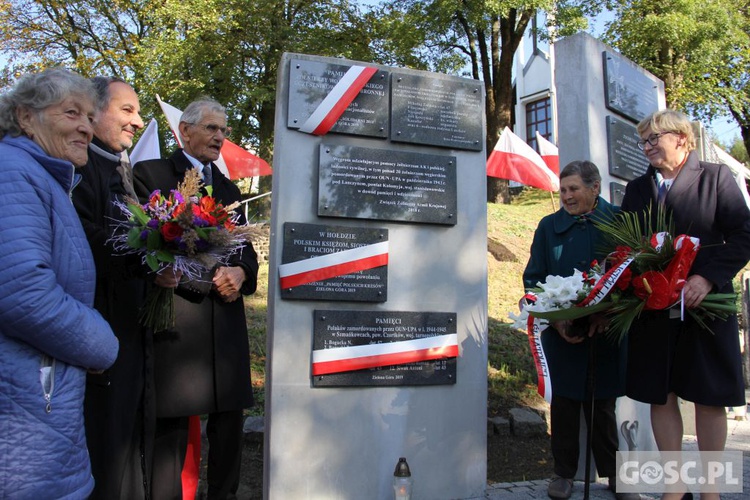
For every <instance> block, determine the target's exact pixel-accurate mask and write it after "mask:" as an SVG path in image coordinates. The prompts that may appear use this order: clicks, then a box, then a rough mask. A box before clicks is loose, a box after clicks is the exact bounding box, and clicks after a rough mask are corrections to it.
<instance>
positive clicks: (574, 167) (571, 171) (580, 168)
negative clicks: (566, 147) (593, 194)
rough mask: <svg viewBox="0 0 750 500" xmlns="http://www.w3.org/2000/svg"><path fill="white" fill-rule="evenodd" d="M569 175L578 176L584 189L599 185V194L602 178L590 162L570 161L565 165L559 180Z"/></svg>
mask: <svg viewBox="0 0 750 500" xmlns="http://www.w3.org/2000/svg"><path fill="white" fill-rule="evenodd" d="M571 175H578V176H580V177H581V181H583V184H584V185H585V186H586V187H589V188H593V187H594V184H596V183H597V182H598V183H599V192H601V189H602V176H601V174H600V173H599V168H598V167H597V166H596V165H594V164H593V163H592V162H590V161H586V160H577V161H572V162H570V163H568V164H567V165H565V167H564V168H563V169H562V171H561V172H560V180H563V179H564V178H565V177H570V176H571Z"/></svg>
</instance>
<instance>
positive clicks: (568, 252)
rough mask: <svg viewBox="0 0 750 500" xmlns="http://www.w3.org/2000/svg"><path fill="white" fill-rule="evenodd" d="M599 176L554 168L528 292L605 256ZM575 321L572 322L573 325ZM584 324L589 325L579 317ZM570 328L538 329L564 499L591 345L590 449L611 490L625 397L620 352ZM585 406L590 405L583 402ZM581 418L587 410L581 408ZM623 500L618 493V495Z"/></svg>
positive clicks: (583, 169) (557, 485) (611, 210)
mask: <svg viewBox="0 0 750 500" xmlns="http://www.w3.org/2000/svg"><path fill="white" fill-rule="evenodd" d="M600 191H601V176H600V174H599V170H598V169H597V167H596V165H594V164H593V163H591V162H588V161H574V162H572V163H570V164H568V165H566V166H565V168H564V169H563V170H562V172H561V173H560V200H561V202H562V205H563V206H562V208H561V209H560V210H558V211H557V212H555V213H554V214H552V215H548V216H546V217H545V218H543V219H542V220H541V221H540V222H539V226H538V227H537V229H536V232H535V233H534V241H533V243H532V245H531V257H530V258H529V262H528V264H527V265H526V270H525V271H524V273H523V283H524V288H526V290H530V289H532V288H535V287H537V283H538V282H544V281H545V278H546V277H547V276H548V275H557V276H571V275H572V274H573V272H574V270H576V269H577V270H579V271H582V272H583V271H588V270H589V268H590V267H591V262H592V261H593V260H598V261H600V262H601V261H602V260H603V259H604V257H606V250H605V248H604V243H605V242H604V236H603V234H602V233H601V231H599V229H597V228H596V227H595V226H594V221H596V220H599V221H609V220H611V219H612V217H613V216H614V214H615V213H616V212H617V209H616V208H615V207H614V206H612V205H610V204H609V203H608V202H607V201H606V200H604V199H603V198H601V197H600V196H599V193H600ZM577 323H578V322H577ZM584 323H587V322H586V321H584ZM586 329H587V331H586V332H585V333H586V335H584V336H577V335H575V334H574V333H573V331H572V328H571V325H570V323H569V322H562V321H561V322H555V323H554V324H552V325H550V327H549V328H547V329H546V330H545V331H544V332H543V333H542V346H543V348H544V353H545V355H546V357H547V362H548V366H549V370H550V378H551V381H552V401H551V405H550V418H551V428H552V456H553V458H554V470H555V474H556V476H557V477H555V478H554V479H553V480H552V482H551V483H550V485H549V489H548V493H549V496H550V497H552V498H568V497H570V495H571V493H572V485H573V477H575V474H576V470H577V468H578V456H579V449H578V436H579V422H580V414H581V409H582V407H583V404H584V401H586V399H587V398H588V395H587V394H586V388H587V376H588V366H589V351H590V348H591V344H592V343H595V346H594V348H595V350H596V362H595V378H596V382H595V394H594V408H595V410H594V411H595V415H594V434H593V438H594V439H593V442H592V451H593V453H594V458H595V460H596V464H597V469H598V471H599V474H600V475H601V476H603V477H609V478H610V479H611V484H612V487H613V488H614V479H615V458H616V452H617V445H618V438H617V421H616V419H615V401H616V399H617V397H618V396H621V395H623V394H624V371H625V358H624V349H620V347H619V346H618V345H617V344H615V343H613V342H611V341H610V340H608V339H606V338H605V337H604V336H603V335H597V336H595V337H594V338H589V337H588V335H587V334H588V326H586ZM586 406H588V405H586ZM584 413H585V415H586V418H587V419H588V417H589V412H584ZM619 497H622V498H624V497H623V496H618V498H619Z"/></svg>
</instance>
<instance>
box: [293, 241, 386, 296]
mask: <svg viewBox="0 0 750 500" xmlns="http://www.w3.org/2000/svg"><path fill="white" fill-rule="evenodd" d="M387 264H388V242H387V241H383V242H380V243H375V244H372V245H365V246H361V247H357V248H352V249H349V250H343V251H341V252H335V253H329V254H326V255H321V256H319V257H312V258H310V259H303V260H298V261H296V262H290V263H288V264H281V265H280V266H279V282H280V285H281V288H294V287H295V286H300V285H305V284H307V283H313V282H315V281H321V280H326V279H330V278H335V277H336V276H343V275H345V274H350V273H356V272H358V271H364V270H366V269H373V268H376V267H380V266H385V265H387Z"/></svg>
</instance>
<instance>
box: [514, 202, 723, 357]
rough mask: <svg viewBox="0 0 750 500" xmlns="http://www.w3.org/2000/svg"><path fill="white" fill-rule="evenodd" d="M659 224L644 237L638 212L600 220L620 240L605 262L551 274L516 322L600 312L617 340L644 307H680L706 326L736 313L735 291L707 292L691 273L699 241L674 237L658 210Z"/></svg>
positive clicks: (522, 324) (525, 323)
mask: <svg viewBox="0 0 750 500" xmlns="http://www.w3.org/2000/svg"><path fill="white" fill-rule="evenodd" d="M656 225H657V227H656V231H654V232H652V233H651V234H650V235H649V236H648V237H646V238H644V237H643V236H642V235H643V234H644V231H643V230H642V228H641V225H640V220H639V219H638V217H637V215H635V214H630V213H621V214H619V215H618V216H617V217H616V218H615V219H614V221H612V222H608V223H597V226H598V227H599V229H600V230H601V231H602V232H604V233H605V234H607V235H608V236H609V238H610V240H611V241H612V242H614V243H615V244H616V245H617V246H616V247H615V250H614V251H613V252H611V253H610V254H609V255H608V256H607V258H606V260H605V262H604V267H603V268H602V267H601V266H600V265H599V264H598V263H597V262H593V263H592V265H591V269H589V270H588V271H587V272H585V273H583V272H580V271H576V272H575V273H574V275H573V276H570V277H567V278H562V277H560V276H548V277H547V279H546V280H545V282H544V283H538V286H539V289H538V290H535V291H534V293H533V294H531V295H532V296H535V302H534V303H533V304H531V305H528V306H526V307H525V308H524V310H523V311H522V313H521V314H520V315H513V314H511V318H512V319H514V320H515V326H516V327H517V328H524V329H525V328H527V326H528V316H529V315H531V316H532V317H533V318H536V319H537V320H543V322H544V321H553V322H554V321H563V320H574V319H576V318H581V317H584V316H589V315H592V314H595V313H599V312H601V313H603V314H605V315H606V316H607V317H608V318H609V326H608V331H607V332H606V333H607V335H608V336H610V337H611V338H612V339H613V340H615V341H617V342H619V341H621V340H622V338H623V337H624V336H625V334H627V332H628V330H629V329H630V325H631V324H632V322H633V321H634V320H635V318H637V317H638V316H639V315H640V314H641V313H642V311H644V310H664V309H669V308H679V315H680V317H682V318H684V315H685V313H687V314H689V315H690V316H691V317H693V318H694V320H695V321H696V322H697V323H698V324H699V325H700V326H701V327H703V328H704V329H709V327H708V325H707V323H706V322H707V321H708V320H713V319H715V318H718V319H726V318H727V317H728V316H729V315H730V314H734V313H736V305H735V302H734V301H735V295H734V294H717V293H709V292H710V290H711V288H712V285H711V283H710V282H708V281H707V280H705V279H704V278H703V277H701V276H698V275H693V276H690V277H688V273H689V271H690V267H691V266H692V263H693V261H694V260H695V257H696V255H697V252H698V250H699V248H700V241H699V240H698V239H697V238H692V237H690V236H687V235H678V236H677V237H673V236H672V235H673V233H674V230H673V228H672V227H671V224H668V223H667V222H666V217H665V215H664V214H657V224H656ZM542 327H543V324H542Z"/></svg>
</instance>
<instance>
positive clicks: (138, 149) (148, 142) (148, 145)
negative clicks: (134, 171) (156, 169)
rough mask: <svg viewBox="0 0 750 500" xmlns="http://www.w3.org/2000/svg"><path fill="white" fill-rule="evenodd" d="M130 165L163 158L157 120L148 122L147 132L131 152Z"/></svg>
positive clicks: (144, 132)
mask: <svg viewBox="0 0 750 500" xmlns="http://www.w3.org/2000/svg"><path fill="white" fill-rule="evenodd" d="M129 157H130V164H131V165H135V164H136V163H138V162H139V161H144V160H158V159H160V158H161V150H160V149H159V125H158V124H157V123H156V120H154V119H153V118H151V121H150V122H148V126H147V127H146V130H144V131H143V133H142V134H141V137H140V139H138V142H136V143H135V146H133V150H132V151H131V152H130V155H129Z"/></svg>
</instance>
